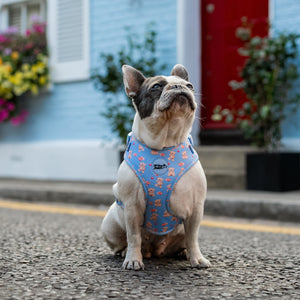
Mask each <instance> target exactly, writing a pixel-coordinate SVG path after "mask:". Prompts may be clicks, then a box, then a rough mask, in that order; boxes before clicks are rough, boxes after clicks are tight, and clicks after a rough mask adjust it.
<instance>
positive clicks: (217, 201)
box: [0, 183, 300, 222]
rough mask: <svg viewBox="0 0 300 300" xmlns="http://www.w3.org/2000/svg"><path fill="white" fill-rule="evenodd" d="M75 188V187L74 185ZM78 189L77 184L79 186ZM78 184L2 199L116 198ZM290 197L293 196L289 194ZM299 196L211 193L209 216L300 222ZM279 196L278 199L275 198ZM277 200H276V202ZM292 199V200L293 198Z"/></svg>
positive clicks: (29, 189)
mask: <svg viewBox="0 0 300 300" xmlns="http://www.w3.org/2000/svg"><path fill="white" fill-rule="evenodd" d="M72 185H73V186H72ZM75 186H77V184H75ZM75 186H74V183H73V184H71V185H70V184H69V185H66V186H65V187H64V188H62V187H59V188H57V187H56V188H55V185H53V184H52V186H51V185H50V186H47V185H44V186H42V187H39V186H38V185H37V186H35V187H33V186H32V185H29V186H28V185H27V186H26V185H24V184H23V185H21V186H18V185H14V186H9V187H5V186H3V185H2V186H0V197H2V198H7V199H12V200H13V199H14V200H21V201H30V202H53V203H58V202H60V203H69V204H71V203H73V204H87V205H95V206H97V205H106V206H108V205H111V204H112V203H113V202H114V201H115V199H114V196H113V193H112V190H111V188H110V185H108V184H106V185H105V186H102V187H101V184H99V185H98V188H97V189H95V186H97V184H93V185H92V188H89V186H87V187H86V186H85V187H84V188H80V187H79V188H78V187H77V188H75ZM287 195H289V194H287ZM298 195H300V192H299V194H298V193H296V194H295V195H293V196H294V197H293V198H292V199H283V200H282V198H286V195H285V194H284V193H283V194H279V195H278V194H272V193H256V192H247V191H239V192H236V191H230V190H226V191H222V190H219V191H217V190H213V191H211V192H210V191H209V193H208V195H207V199H206V202H205V214H207V215H212V216H224V217H235V218H249V219H268V220H276V221H288V222H300V198H299V199H298ZM275 196H276V197H275ZM274 198H275V199H274ZM290 198H291V197H290Z"/></svg>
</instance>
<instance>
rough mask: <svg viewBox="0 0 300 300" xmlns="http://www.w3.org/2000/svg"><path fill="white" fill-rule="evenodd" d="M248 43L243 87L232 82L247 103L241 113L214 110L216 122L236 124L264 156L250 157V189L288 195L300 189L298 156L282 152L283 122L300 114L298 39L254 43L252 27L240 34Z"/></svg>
mask: <svg viewBox="0 0 300 300" xmlns="http://www.w3.org/2000/svg"><path fill="white" fill-rule="evenodd" d="M236 35H237V37H238V38H240V39H242V40H243V41H244V46H243V47H242V48H241V49H239V54H240V55H243V56H246V57H247V59H246V62H245V65H244V67H243V69H242V71H241V74H240V76H241V81H230V82H229V85H230V86H231V87H232V89H233V90H235V89H242V90H243V91H244V92H245V94H246V96H247V100H246V102H245V103H244V104H243V105H242V107H240V108H239V109H232V108H230V107H228V108H222V107H220V106H216V107H215V109H214V114H213V115H212V119H213V120H214V121H221V120H224V119H225V120H226V122H228V123H235V124H236V125H237V126H238V127H239V128H240V129H241V130H242V132H243V133H244V136H245V137H246V138H247V139H250V141H251V142H252V144H253V145H255V146H257V147H258V148H260V149H262V150H263V151H256V152H254V153H248V154H247V158H246V159H247V160H246V162H247V188H248V189H250V190H268V191H287V190H295V189H300V179H299V178H300V153H296V152H286V151H283V149H282V143H281V139H282V131H281V125H282V122H283V120H285V119H287V117H289V116H290V114H292V113H293V112H296V111H297V110H298V108H299V103H300V95H299V94H296V93H295V92H294V91H293V90H292V88H293V84H294V83H295V80H296V79H297V78H298V75H299V74H298V71H297V67H296V65H295V63H294V60H295V58H296V56H297V52H298V49H297V39H298V38H299V35H297V34H294V33H290V34H283V33H282V34H278V35H274V36H272V37H263V38H262V37H257V36H255V37H253V36H252V35H251V26H249V24H244V25H243V26H242V27H240V28H238V29H237V31H236Z"/></svg>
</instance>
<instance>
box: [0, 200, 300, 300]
mask: <svg viewBox="0 0 300 300" xmlns="http://www.w3.org/2000/svg"><path fill="white" fill-rule="evenodd" d="M7 203H10V202H7ZM12 203H15V202H12ZM2 204H3V203H2ZM56 205H57V204H56ZM4 206H5V205H0V225H1V226H0V299H3V300H5V299H22V300H23V299H107V298H115V299H247V298H249V299H256V298H258V299H277V298H278V299H300V289H299V288H300V278H299V275H300V252H299V245H300V235H299V227H298V229H295V230H292V229H291V230H289V229H288V228H287V227H286V226H288V227H291V226H292V227H296V226H299V225H298V224H284V223H280V224H273V223H268V224H267V226H265V225H266V224H263V225H264V226H263V227H260V226H258V225H255V226H252V225H249V224H248V223H247V222H249V221H243V220H239V222H238V223H242V224H240V225H238V226H237V224H236V220H232V219H230V220H229V219H227V220H225V222H220V220H218V219H217V220H216V219H207V221H206V223H205V222H204V223H203V224H204V225H206V226H203V227H202V228H201V230H200V237H199V240H200V244H201V250H202V253H203V254H204V255H205V256H206V257H207V258H208V259H209V260H210V261H211V263H212V264H213V266H212V268H210V269H200V270H198V269H192V268H191V267H190V266H189V263H188V262H186V261H180V260H174V259H145V260H144V263H145V270H144V271H139V272H137V271H125V270H121V265H122V259H121V258H119V257H114V256H113V255H112V254H111V252H110V250H109V249H108V248H107V246H106V245H105V243H104V242H103V239H102V236H101V233H100V230H99V229H100V224H101V220H102V218H101V215H102V213H100V209H105V208H103V207H102V208H98V209H97V210H95V208H91V207H89V208H90V210H85V209H87V207H78V206H77V208H79V210H78V209H77V210H71V209H70V207H68V208H67V209H62V208H58V209H52V212H51V213H50V212H49V211H50V208H51V207H52V206H51V207H50V208H48V207H47V206H42V207H43V208H44V209H43V210H44V211H41V210H42V209H39V205H37V206H36V208H35V209H34V208H33V207H32V208H31V209H30V207H27V209H26V206H24V207H21V206H16V207H14V208H13V207H11V208H4ZM7 207H8V206H7ZM34 210H35V211H34ZM88 212H90V213H88ZM93 212H94V213H93ZM98 215H99V216H98ZM222 221H224V220H222ZM222 224H223V225H222ZM226 224H227V225H228V224H235V225H234V226H232V227H231V228H235V229H224V228H222V227H224V226H226ZM243 224H244V227H243ZM274 225H276V227H274ZM278 225H279V226H280V227H282V228H285V229H286V232H289V233H293V234H282V233H278V232H279V228H278V227H277V226H278ZM212 226H214V227H212ZM227 227H230V226H229V225H228V226H227ZM263 228H264V230H263ZM268 228H269V230H268ZM272 228H273V229H274V228H275V229H274V230H273V232H275V233H271V231H272ZM276 228H277V229H276ZM241 229H243V230H241ZM245 229H246V230H245ZM261 231H266V232H261ZM267 231H270V232H267Z"/></svg>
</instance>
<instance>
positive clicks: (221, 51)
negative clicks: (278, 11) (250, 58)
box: [201, 0, 268, 129]
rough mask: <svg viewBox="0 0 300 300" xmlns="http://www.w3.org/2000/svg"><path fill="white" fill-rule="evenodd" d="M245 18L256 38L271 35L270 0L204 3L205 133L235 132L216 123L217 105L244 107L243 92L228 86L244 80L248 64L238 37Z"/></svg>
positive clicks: (203, 94)
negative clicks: (209, 130)
mask: <svg viewBox="0 0 300 300" xmlns="http://www.w3.org/2000/svg"><path fill="white" fill-rule="evenodd" d="M245 16H246V17H247V19H248V22H249V23H252V24H254V26H253V30H252V32H253V34H254V35H259V36H266V35H267V34H268V0H202V1H201V26H202V27H201V28H202V38H201V40H202V44H201V45H202V76H201V78H202V84H201V86H202V91H201V95H202V104H203V107H202V109H201V120H202V128H203V129H229V128H233V125H229V124H226V123H225V122H213V121H212V120H211V115H212V112H213V109H214V107H215V106H217V105H221V106H222V107H223V108H225V107H240V106H241V104H242V103H243V102H244V101H245V97H246V96H245V94H244V93H243V92H242V91H232V89H231V88H230V87H229V85H228V83H229V81H230V80H234V79H235V80H239V79H240V77H239V75H238V74H239V72H240V71H241V70H242V66H243V65H244V62H245V58H244V57H242V56H240V55H239V54H238V52H237V50H238V49H239V48H240V47H241V46H242V45H243V43H242V42H241V41H240V40H239V39H238V38H237V37H236V35H235V31H236V28H238V27H239V26H241V24H242V21H241V19H242V17H245ZM234 103H235V104H234Z"/></svg>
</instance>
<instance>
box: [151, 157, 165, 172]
mask: <svg viewBox="0 0 300 300" xmlns="http://www.w3.org/2000/svg"><path fill="white" fill-rule="evenodd" d="M152 171H153V172H154V173H155V174H157V175H163V174H165V173H166V172H167V171H168V162H167V161H166V160H165V159H163V158H157V159H156V160H155V161H154V162H153V163H152Z"/></svg>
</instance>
